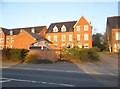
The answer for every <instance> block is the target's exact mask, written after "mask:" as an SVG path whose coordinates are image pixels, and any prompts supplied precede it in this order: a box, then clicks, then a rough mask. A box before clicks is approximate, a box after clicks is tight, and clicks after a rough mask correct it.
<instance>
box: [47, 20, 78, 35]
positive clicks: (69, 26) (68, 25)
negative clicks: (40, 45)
mask: <svg viewBox="0 0 120 89" xmlns="http://www.w3.org/2000/svg"><path fill="white" fill-rule="evenodd" d="M76 22H77V21H69V22H57V23H51V25H50V26H49V28H48V30H47V31H46V33H52V32H53V28H54V26H57V28H58V32H61V27H62V26H63V25H65V27H66V29H67V32H71V31H73V26H74V25H75V23H76Z"/></svg>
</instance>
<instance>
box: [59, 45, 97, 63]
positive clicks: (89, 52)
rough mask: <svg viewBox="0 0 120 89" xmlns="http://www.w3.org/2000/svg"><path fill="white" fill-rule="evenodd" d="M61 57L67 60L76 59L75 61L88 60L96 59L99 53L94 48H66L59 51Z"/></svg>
mask: <svg viewBox="0 0 120 89" xmlns="http://www.w3.org/2000/svg"><path fill="white" fill-rule="evenodd" d="M60 56H61V57H62V59H65V60H66V59H67V60H76V62H89V61H98V60H99V55H98V54H97V52H96V51H95V49H93V48H91V49H85V48H78V47H73V48H69V49H68V48H66V49H63V51H62V52H61V55H60Z"/></svg>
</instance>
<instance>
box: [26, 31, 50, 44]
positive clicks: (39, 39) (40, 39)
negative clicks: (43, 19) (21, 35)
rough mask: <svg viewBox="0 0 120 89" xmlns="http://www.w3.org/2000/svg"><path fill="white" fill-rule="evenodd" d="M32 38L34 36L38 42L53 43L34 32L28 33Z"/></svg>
mask: <svg viewBox="0 0 120 89" xmlns="http://www.w3.org/2000/svg"><path fill="white" fill-rule="evenodd" d="M28 33H29V34H30V35H31V36H33V37H34V38H35V39H37V40H38V41H42V40H46V41H47V42H49V43H52V42H51V41H49V40H48V39H46V38H45V37H43V36H41V35H37V34H35V33H32V32H28Z"/></svg>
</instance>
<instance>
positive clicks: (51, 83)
mask: <svg viewBox="0 0 120 89" xmlns="http://www.w3.org/2000/svg"><path fill="white" fill-rule="evenodd" d="M0 79H6V80H5V81H0V82H2V83H3V82H10V81H18V82H28V83H41V84H49V85H59V86H67V87H75V85H71V84H65V83H63V84H62V83H53V82H45V81H43V82H42V81H32V80H23V79H14V78H0Z"/></svg>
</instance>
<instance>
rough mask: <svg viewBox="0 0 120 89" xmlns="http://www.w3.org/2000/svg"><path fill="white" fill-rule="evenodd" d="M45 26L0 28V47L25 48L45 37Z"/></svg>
mask: <svg viewBox="0 0 120 89" xmlns="http://www.w3.org/2000/svg"><path fill="white" fill-rule="evenodd" d="M46 30H47V28H46V26H37V27H28V28H17V29H5V28H0V49H3V48H25V49H28V48H29V46H30V45H31V44H32V43H34V42H36V41H39V40H41V39H45V38H44V36H45V32H46Z"/></svg>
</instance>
